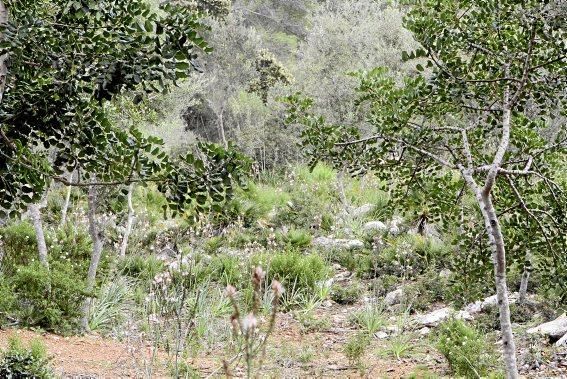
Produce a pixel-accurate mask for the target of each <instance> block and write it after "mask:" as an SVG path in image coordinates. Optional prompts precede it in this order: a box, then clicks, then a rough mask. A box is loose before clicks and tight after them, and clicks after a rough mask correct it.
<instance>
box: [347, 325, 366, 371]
mask: <svg viewBox="0 0 567 379" xmlns="http://www.w3.org/2000/svg"><path fill="white" fill-rule="evenodd" d="M369 344H370V337H369V336H368V334H366V333H357V334H355V335H353V336H352V337H350V338H349V339H348V341H347V343H346V345H345V347H344V350H343V352H344V354H345V356H346V357H347V359H348V361H349V363H350V364H351V365H360V363H361V359H362V357H363V355H364V352H365V351H366V348H367V347H368V345H369Z"/></svg>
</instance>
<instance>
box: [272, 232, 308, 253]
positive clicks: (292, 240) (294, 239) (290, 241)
mask: <svg viewBox="0 0 567 379" xmlns="http://www.w3.org/2000/svg"><path fill="white" fill-rule="evenodd" d="M277 237H278V239H280V240H281V241H282V242H283V243H284V244H286V245H289V246H291V247H297V248H302V247H307V246H309V245H311V240H312V237H311V234H309V232H307V231H305V230H302V229H291V230H289V231H288V232H287V233H282V234H279V235H278V236H277Z"/></svg>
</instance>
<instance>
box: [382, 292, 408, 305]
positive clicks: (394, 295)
mask: <svg viewBox="0 0 567 379" xmlns="http://www.w3.org/2000/svg"><path fill="white" fill-rule="evenodd" d="M403 296H404V290H403V289H402V288H398V289H397V290H394V291H392V292H388V293H387V294H386V296H385V297H384V304H386V305H396V304H399V303H401V301H402V298H403Z"/></svg>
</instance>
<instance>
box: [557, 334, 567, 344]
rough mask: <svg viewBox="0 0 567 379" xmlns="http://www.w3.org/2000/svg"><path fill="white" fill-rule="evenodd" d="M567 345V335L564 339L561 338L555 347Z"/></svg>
mask: <svg viewBox="0 0 567 379" xmlns="http://www.w3.org/2000/svg"><path fill="white" fill-rule="evenodd" d="M562 345H567V333H565V335H564V336H563V337H561V338H560V339H559V340H558V341H557V342H555V346H562Z"/></svg>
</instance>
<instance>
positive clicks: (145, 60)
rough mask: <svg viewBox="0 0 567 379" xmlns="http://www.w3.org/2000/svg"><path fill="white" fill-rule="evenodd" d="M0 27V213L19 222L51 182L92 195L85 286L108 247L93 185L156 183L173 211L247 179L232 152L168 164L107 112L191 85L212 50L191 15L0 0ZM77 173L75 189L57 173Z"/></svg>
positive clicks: (224, 194) (121, 4)
mask: <svg viewBox="0 0 567 379" xmlns="http://www.w3.org/2000/svg"><path fill="white" fill-rule="evenodd" d="M4 5H7V8H8V9H7V10H6V7H5V6H4ZM0 24H1V33H2V41H1V44H0V48H1V51H0V57H1V59H0V67H2V69H1V70H0V75H3V74H4V73H5V75H4V76H1V79H2V81H1V83H2V84H5V88H1V87H0V90H3V91H0V94H1V96H2V97H1V100H2V103H1V108H0V212H2V213H9V214H10V215H16V214H17V213H19V212H20V211H21V209H22V208H24V207H25V206H27V205H28V204H30V203H34V202H37V201H38V200H39V199H40V198H41V195H42V194H43V193H44V191H45V190H46V188H47V187H48V186H49V183H50V182H51V181H52V180H55V181H58V182H60V183H63V184H65V185H72V186H77V187H86V188H89V224H90V232H91V237H92V238H93V242H94V247H93V252H92V256H91V263H90V266H89V272H88V277H87V288H88V290H89V291H90V290H92V289H93V288H94V284H95V280H96V271H97V268H98V262H99V260H100V254H101V251H102V245H103V240H102V238H101V236H100V231H99V229H98V228H97V220H96V208H97V201H96V192H95V188H96V187H97V186H120V185H128V184H131V183H134V182H140V183H142V184H143V183H146V182H150V181H151V182H156V183H157V184H158V188H159V189H160V190H161V191H162V192H163V193H164V195H165V196H166V198H167V204H168V207H169V209H170V210H171V211H172V214H173V215H175V214H177V213H179V212H201V211H204V210H205V209H215V210H218V209H219V208H221V207H222V204H224V202H225V201H226V200H227V199H229V198H230V197H231V196H232V193H233V187H234V186H235V185H238V184H242V183H243V182H242V181H243V178H244V174H245V172H246V167H247V165H248V160H247V159H246V158H245V157H244V156H243V155H241V154H240V153H238V152H237V151H236V150H234V148H233V147H232V146H231V145H227V146H226V148H227V149H226V150H224V149H221V148H219V147H218V146H215V145H213V144H199V145H198V146H197V147H196V149H195V151H194V152H190V153H187V154H184V155H181V156H179V157H176V158H172V157H170V156H169V155H168V154H167V153H166V151H165V149H164V147H163V142H162V141H161V140H160V139H159V138H156V137H151V136H150V137H146V136H144V135H143V134H142V133H141V132H140V131H139V130H138V129H137V127H136V126H132V127H131V128H129V129H127V130H124V129H122V128H119V127H117V126H115V125H113V124H112V122H111V120H110V118H109V114H108V112H107V109H106V107H105V106H106V105H107V104H108V103H109V102H111V101H112V100H113V99H115V98H116V97H117V95H119V94H122V93H124V92H126V91H131V90H142V91H144V92H146V93H152V92H162V91H165V90H167V89H168V88H169V87H170V86H171V85H172V84H176V83H177V81H178V80H181V79H184V78H187V76H188V75H189V73H190V71H191V70H192V66H193V65H194V59H195V58H196V56H197V55H196V52H197V51H202V52H209V51H210V48H209V47H208V46H207V44H206V42H205V41H204V39H203V38H202V37H200V36H199V34H198V31H199V30H202V29H204V28H205V27H204V26H203V25H202V24H201V23H200V21H199V18H198V15H197V14H196V13H194V12H193V10H192V9H191V8H188V7H185V6H184V5H183V4H180V5H175V4H171V3H163V4H161V5H160V6H159V10H153V8H152V7H151V5H149V4H148V3H147V2H146V1H145V0H129V1H114V0H103V1H97V2H93V1H82V0H49V1H48V0H40V1H37V0H12V1H5V2H2V1H0ZM6 62H8V63H6ZM48 154H49V157H50V158H53V159H47V156H48ZM73 171H76V172H77V180H76V181H74V182H73V181H71V180H68V179H67V177H65V176H64V174H65V173H68V172H73ZM87 312H88V305H85V307H84V308H83V313H84V315H86V313H87Z"/></svg>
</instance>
